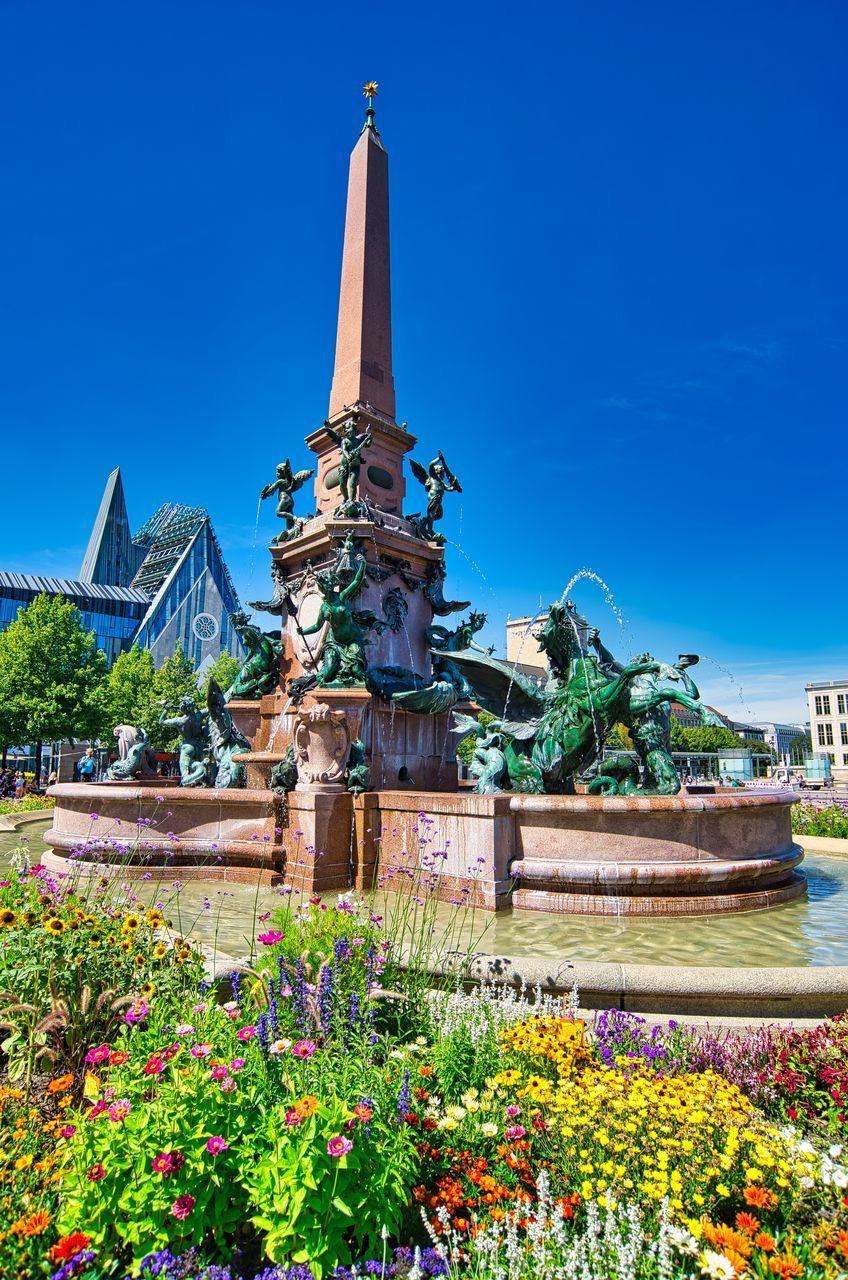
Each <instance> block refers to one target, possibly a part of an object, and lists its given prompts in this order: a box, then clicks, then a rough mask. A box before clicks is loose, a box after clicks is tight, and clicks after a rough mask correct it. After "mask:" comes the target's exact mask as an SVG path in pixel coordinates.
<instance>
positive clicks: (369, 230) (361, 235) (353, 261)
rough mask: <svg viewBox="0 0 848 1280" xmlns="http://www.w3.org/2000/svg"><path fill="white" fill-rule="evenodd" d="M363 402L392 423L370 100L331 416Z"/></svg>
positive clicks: (385, 222) (384, 183) (381, 201)
mask: <svg viewBox="0 0 848 1280" xmlns="http://www.w3.org/2000/svg"><path fill="white" fill-rule="evenodd" d="M370 101H371V100H370V98H369V103H370ZM358 404H361V405H370V406H371V407H372V408H374V409H376V411H377V413H378V414H381V415H384V416H385V417H387V418H389V419H390V420H391V421H392V422H393V421H394V417H395V386H394V379H393V377H392V301H391V274H390V268H389V157H388V155H387V154H386V149H385V147H384V146H383V143H382V141H381V139H380V135H379V133H378V132H377V126H376V125H375V123H374V109H373V107H371V106H370V105H369V107H368V110H367V112H366V117H365V125H364V127H363V129H362V133H361V134H360V135H359V141H358V142H357V144H356V146H355V147H354V148H353V151H352V153H351V157H350V174H349V178H348V187H347V211H346V214H345V235H344V253H343V255H342V282H341V290H340V294H339V324H338V330H337V333H336V362H335V368H334V370H333V385H332V390H331V391H330V413H329V417H330V420H331V421H332V420H333V418H334V417H335V416H336V415H337V414H340V413H344V411H345V410H346V409H348V408H350V407H352V406H354V405H358Z"/></svg>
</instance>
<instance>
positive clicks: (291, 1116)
mask: <svg viewBox="0 0 848 1280" xmlns="http://www.w3.org/2000/svg"><path fill="white" fill-rule="evenodd" d="M302 1119H303V1117H302V1116H301V1114H300V1112H299V1111H295V1109H294V1107H289V1108H288V1110H287V1111H286V1124H287V1125H288V1127H289V1128H290V1129H294V1128H295V1126H296V1125H299V1124H300V1122H301V1120H302Z"/></svg>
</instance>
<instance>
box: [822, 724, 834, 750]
mask: <svg viewBox="0 0 848 1280" xmlns="http://www.w3.org/2000/svg"><path fill="white" fill-rule="evenodd" d="M824 741H825V745H826V746H828V747H832V746H833V725H832V724H826V725H825V726H824Z"/></svg>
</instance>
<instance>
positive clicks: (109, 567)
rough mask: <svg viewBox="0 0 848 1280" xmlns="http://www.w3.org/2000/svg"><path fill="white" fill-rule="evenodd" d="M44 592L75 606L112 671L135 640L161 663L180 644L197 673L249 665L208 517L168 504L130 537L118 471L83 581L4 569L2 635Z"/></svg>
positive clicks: (1, 576) (1, 579)
mask: <svg viewBox="0 0 848 1280" xmlns="http://www.w3.org/2000/svg"><path fill="white" fill-rule="evenodd" d="M42 592H44V593H46V594H47V595H55V596H58V595H61V596H64V597H65V599H66V600H69V601H70V602H71V603H72V604H75V605H76V606H77V608H78V609H79V610H80V612H81V613H82V615H83V619H84V622H85V625H86V626H87V627H88V628H89V629H90V630H92V631H93V632H94V634H95V635H96V637H97V644H98V646H99V647H100V648H101V649H102V650H103V651H104V653H105V654H106V656H107V658H108V660H109V665H110V666H111V664H112V663H113V662H114V661H115V659H116V658H117V656H118V654H120V653H122V652H124V651H125V650H127V649H130V648H131V647H132V646H133V645H134V644H138V645H141V646H142V647H143V648H147V649H150V651H151V653H152V654H153V662H154V664H155V666H157V667H161V665H162V663H163V662H164V661H165V659H166V658H168V657H170V656H171V655H172V654H173V653H174V652H175V651H176V649H177V648H179V647H181V648H182V649H183V651H184V653H185V654H186V655H187V656H188V657H189V658H190V659H191V661H192V662H193V663H194V665H195V667H198V668H199V667H201V666H207V665H208V664H209V663H210V662H214V660H215V659H216V658H217V657H218V656H219V655H220V654H221V653H224V652H227V653H230V654H232V655H233V657H236V658H239V659H243V658H244V656H245V655H244V650H243V648H242V644H241V641H240V640H239V638H238V636H237V635H236V634H235V632H234V631H233V629H232V627H231V625H230V616H231V615H232V614H233V613H235V612H236V611H237V610H238V609H239V608H240V605H239V599H238V596H237V595H236V590H235V587H234V586H233V583H232V580H231V578H230V574H229V571H228V569H227V566H226V564H225V562H224V557H223V554H222V552H221V547H220V544H219V543H218V539H217V538H216V536H215V531H214V529H213V527H212V521H211V520H210V518H209V513H208V512H207V511H205V510H204V509H203V508H202V507H186V506H181V505H180V504H179V503H175V502H166V503H164V504H163V505H162V506H161V507H160V508H159V509H158V511H156V512H154V514H153V515H152V516H151V517H150V519H149V520H148V521H147V523H146V524H145V525H144V526H143V527H142V528H141V529H139V531H138V533H136V534H135V535H133V534H132V533H131V530H130V523H129V518H128V516H127V507H126V502H125V500H124V488H123V485H122V483H121V472H120V468H116V469H115V470H114V471H113V472H112V474H111V475H110V476H109V479H108V480H107V482H106V489H105V491H104V493H103V498H102V500H101V503H100V507H99V510H98V512H97V518H96V519H95V521H94V527H93V528H92V531H91V537H90V538H89V541H88V547H87V548H86V552H85V556H84V557H83V562H82V566H81V567H80V576H79V578H78V579H68V578H47V577H43V576H42V575H40V574H31V573H4V572H0V631H2V630H3V629H4V628H5V627H7V626H8V625H9V623H10V622H13V621H14V619H15V618H16V617H17V616H18V610H19V609H21V608H23V607H24V606H26V605H28V604H30V602H31V601H32V600H34V599H35V597H36V596H37V595H40V594H41V593H42Z"/></svg>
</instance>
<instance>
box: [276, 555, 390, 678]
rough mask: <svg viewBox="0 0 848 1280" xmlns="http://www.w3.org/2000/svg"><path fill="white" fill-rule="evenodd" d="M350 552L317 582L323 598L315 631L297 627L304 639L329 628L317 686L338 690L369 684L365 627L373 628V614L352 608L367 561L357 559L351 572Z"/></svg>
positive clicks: (321, 654) (313, 628)
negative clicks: (366, 679)
mask: <svg viewBox="0 0 848 1280" xmlns="http://www.w3.org/2000/svg"><path fill="white" fill-rule="evenodd" d="M348 554H349V549H348V547H347V544H346V543H345V545H344V546H343V547H342V548H341V550H340V554H339V557H338V558H337V561H336V565H335V566H334V568H332V569H326V570H324V572H322V573H319V574H317V575H316V578H315V581H316V582H317V584H318V590H319V591H320V592H321V595H322V597H323V599H322V601H321V606H320V608H319V610H318V617H317V618H316V620H315V622H314V624H313V625H312V626H311V627H301V626H300V624H299V623H298V622H297V619H295V625H296V626H297V629H298V631H299V632H300V634H301V635H302V636H304V637H305V636H313V635H317V634H318V632H319V631H321V630H323V628H324V627H325V626H326V628H327V631H326V635H325V636H324V641H323V644H322V646H321V651H320V654H319V655H318V656H319V658H320V661H321V667H320V670H319V672H318V675H317V680H316V681H315V683H317V684H318V685H324V686H331V687H334V688H351V687H354V686H360V685H364V684H365V670H366V667H367V665H368V664H367V661H366V657H365V645H366V639H365V627H367V626H368V625H373V621H374V620H376V619H374V615H373V614H371V612H370V611H363V612H362V613H357V612H356V611H355V610H354V609H353V607H352V603H351V602H352V601H353V600H355V599H356V597H357V596H358V595H359V592H360V591H361V589H362V583H363V580H364V578H365V558H364V557H363V556H357V562H356V566H355V568H354V569H353V570H352V576H351V573H350V572H349V571H348V568H347V557H348Z"/></svg>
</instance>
